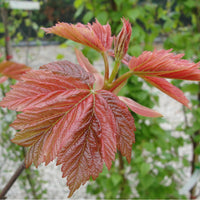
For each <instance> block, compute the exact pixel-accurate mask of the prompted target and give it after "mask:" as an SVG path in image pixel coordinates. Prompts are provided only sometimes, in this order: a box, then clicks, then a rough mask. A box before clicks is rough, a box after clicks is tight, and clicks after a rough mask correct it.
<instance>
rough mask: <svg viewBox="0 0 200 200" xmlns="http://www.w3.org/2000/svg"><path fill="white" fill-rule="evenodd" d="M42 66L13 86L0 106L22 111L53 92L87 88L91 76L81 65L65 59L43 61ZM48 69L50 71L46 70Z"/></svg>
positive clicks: (90, 82) (58, 94)
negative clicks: (45, 62) (44, 62)
mask: <svg viewBox="0 0 200 200" xmlns="http://www.w3.org/2000/svg"><path fill="white" fill-rule="evenodd" d="M41 69H43V71H42V73H41V70H36V71H33V72H30V73H27V74H25V75H24V76H23V77H22V82H20V83H17V84H16V85H14V86H12V88H13V90H12V91H10V92H8V93H7V94H6V98H5V99H3V101H2V102H0V106H2V107H8V108H9V109H13V110H17V111H22V110H24V109H27V108H30V107H32V106H35V105H40V104H41V103H44V105H45V104H47V102H48V101H51V99H52V98H55V96H58V97H59V96H60V95H62V92H63V91H65V90H67V89H69V90H71V89H76V88H81V89H89V88H91V87H92V86H93V83H94V77H93V75H92V74H89V73H87V72H86V71H85V70H84V69H83V68H82V67H80V66H78V65H75V64H72V63H70V62H68V61H59V62H54V63H50V64H47V65H44V66H42V67H41ZM48 70H50V71H48Z"/></svg>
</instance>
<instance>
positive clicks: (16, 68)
mask: <svg viewBox="0 0 200 200" xmlns="http://www.w3.org/2000/svg"><path fill="white" fill-rule="evenodd" d="M30 70H31V68H30V67H28V66H26V65H24V64H20V63H15V62H12V61H3V62H2V63H0V73H1V74H3V75H4V76H7V77H8V78H13V79H16V80H19V79H20V77H21V75H22V74H24V73H26V72H28V71H30Z"/></svg>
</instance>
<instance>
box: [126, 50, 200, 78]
mask: <svg viewBox="0 0 200 200" xmlns="http://www.w3.org/2000/svg"><path fill="white" fill-rule="evenodd" d="M170 51H171V50H164V49H163V50H154V51H153V52H150V51H144V52H143V53H142V54H141V55H140V56H139V57H138V58H136V57H132V59H131V60H130V62H129V64H128V66H129V68H130V69H131V70H132V71H133V72H134V74H136V75H138V76H155V77H162V78H175V79H182V80H194V81H200V69H199V66H200V62H199V63H196V64H195V63H192V62H189V61H188V60H184V59H181V58H182V57H183V54H177V55H175V54H173V53H170Z"/></svg>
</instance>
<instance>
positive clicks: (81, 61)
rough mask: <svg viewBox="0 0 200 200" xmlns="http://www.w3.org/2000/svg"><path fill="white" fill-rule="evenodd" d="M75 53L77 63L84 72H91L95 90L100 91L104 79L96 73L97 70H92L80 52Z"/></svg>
mask: <svg viewBox="0 0 200 200" xmlns="http://www.w3.org/2000/svg"><path fill="white" fill-rule="evenodd" d="M75 51H76V57H77V59H78V62H79V64H80V66H81V67H83V68H84V69H85V70H86V71H88V72H91V73H92V74H93V75H94V77H95V79H96V81H95V89H96V90H99V89H102V87H103V85H104V78H103V76H102V75H101V74H100V73H99V72H98V70H97V69H96V68H94V67H93V66H92V65H91V64H90V62H89V60H88V59H87V58H86V57H85V56H84V55H83V54H82V52H81V51H79V50H78V49H75Z"/></svg>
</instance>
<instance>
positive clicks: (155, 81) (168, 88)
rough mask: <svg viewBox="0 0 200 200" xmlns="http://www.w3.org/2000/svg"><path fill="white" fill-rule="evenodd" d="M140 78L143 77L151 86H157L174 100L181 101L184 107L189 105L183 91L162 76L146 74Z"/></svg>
mask: <svg viewBox="0 0 200 200" xmlns="http://www.w3.org/2000/svg"><path fill="white" fill-rule="evenodd" d="M141 78H143V79H144V80H146V81H147V82H149V83H150V84H152V85H153V86H155V87H157V88H158V89H159V90H161V91H162V92H164V93H165V94H167V95H169V96H170V97H172V98H173V99H175V100H176V101H178V102H180V103H182V104H183V105H185V106H186V107H189V105H188V103H189V100H188V99H187V98H186V97H185V95H184V93H183V92H182V91H181V90H180V89H178V88H177V87H175V86H174V85H172V84H171V83H169V82H168V81H167V80H165V79H163V78H157V77H148V76H141Z"/></svg>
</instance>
